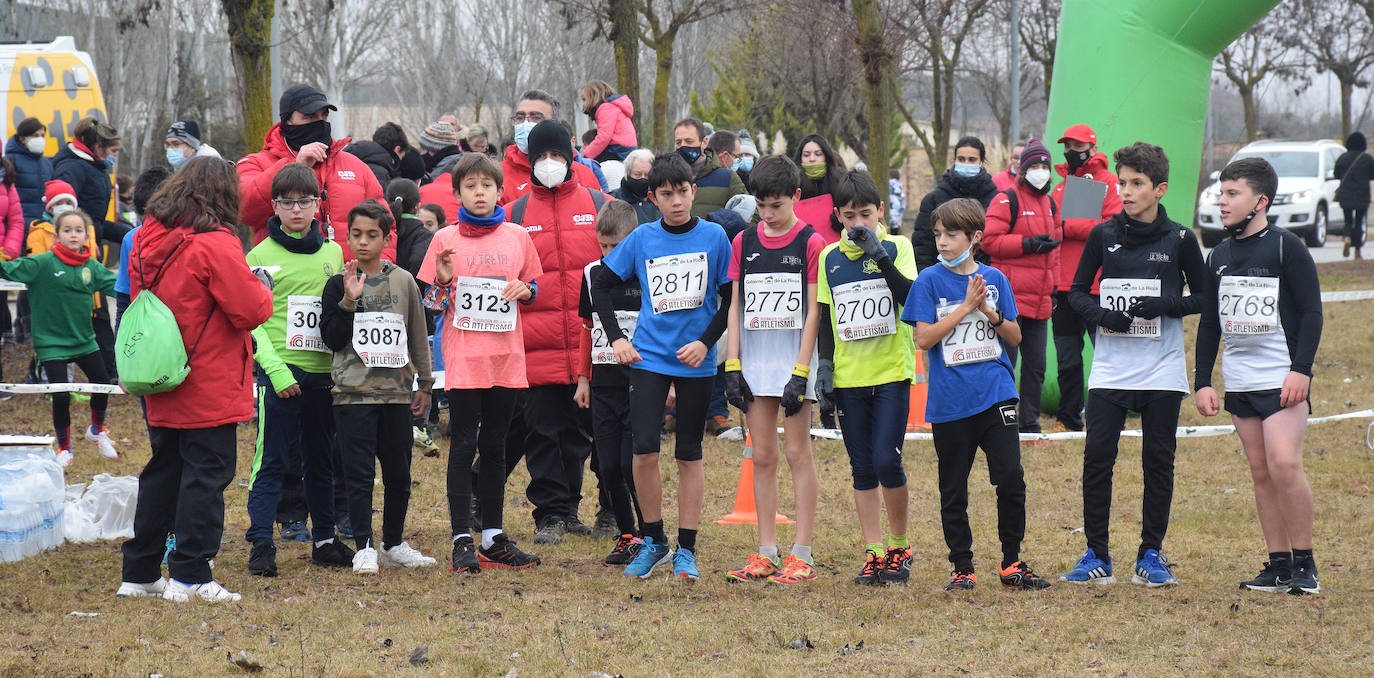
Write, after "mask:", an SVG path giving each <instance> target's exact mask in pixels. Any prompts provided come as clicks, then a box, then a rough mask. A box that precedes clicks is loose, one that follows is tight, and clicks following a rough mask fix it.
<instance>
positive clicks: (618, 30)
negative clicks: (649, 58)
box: [610, 0, 644, 129]
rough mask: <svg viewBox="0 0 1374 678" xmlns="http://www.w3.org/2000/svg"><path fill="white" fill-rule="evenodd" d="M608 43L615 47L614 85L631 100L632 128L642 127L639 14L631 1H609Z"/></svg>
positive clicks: (632, 0)
mask: <svg viewBox="0 0 1374 678" xmlns="http://www.w3.org/2000/svg"><path fill="white" fill-rule="evenodd" d="M610 9H611V35H610V38H611V45H612V46H613V47H614V48H615V88H616V91H617V92H620V93H621V94H624V95H625V96H627V97H629V98H630V101H633V102H634V104H635V106H636V108H635V118H636V119H635V120H632V121H631V122H633V123H635V128H636V129H640V128H641V127H642V126H641V125H640V124H639V120H640V119H643V117H644V107H643V102H641V101H640V100H639V15H638V14H637V13H636V12H635V3H634V0H610Z"/></svg>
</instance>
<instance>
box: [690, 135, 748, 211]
mask: <svg viewBox="0 0 1374 678" xmlns="http://www.w3.org/2000/svg"><path fill="white" fill-rule="evenodd" d="M702 160H703V162H702V163H701V166H700V167H698V168H697V171H696V178H695V179H693V180H692V183H694V184H696V186H697V197H696V198H695V199H693V200H692V216H694V217H701V218H703V219H705V218H706V215H708V214H710V213H712V212H714V211H716V210H718V209H724V208H725V203H727V202H730V198H732V197H734V196H737V195H740V194H742V193H745V192H746V191H745V190H744V181H743V180H741V179H740V178H739V175H738V174H735V171H734V170H732V169H730V168H729V167H721V166H720V160H719V159H717V157H716V154H715V153H712V152H710V151H707V152H706V153H704V154H703V155H702Z"/></svg>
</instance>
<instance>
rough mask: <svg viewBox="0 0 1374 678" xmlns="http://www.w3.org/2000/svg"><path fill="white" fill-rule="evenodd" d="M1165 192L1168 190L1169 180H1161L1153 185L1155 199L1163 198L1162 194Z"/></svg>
mask: <svg viewBox="0 0 1374 678" xmlns="http://www.w3.org/2000/svg"><path fill="white" fill-rule="evenodd" d="M1167 192H1169V182H1167V181H1161V182H1159V183H1158V184H1157V185H1156V186H1155V199H1156V200H1159V199H1161V198H1163V197H1164V194H1165V193H1167Z"/></svg>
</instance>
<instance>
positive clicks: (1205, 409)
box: [1193, 386, 1221, 417]
mask: <svg viewBox="0 0 1374 678" xmlns="http://www.w3.org/2000/svg"><path fill="white" fill-rule="evenodd" d="M1193 405H1195V406H1197V412H1198V414H1200V415H1202V416H1204V417H1215V416H1217V414H1219V413H1220V412H1221V400H1220V399H1218V398H1217V391H1216V389H1214V388H1212V387H1211V386H1203V387H1202V388H1200V389H1198V390H1197V393H1195V394H1193Z"/></svg>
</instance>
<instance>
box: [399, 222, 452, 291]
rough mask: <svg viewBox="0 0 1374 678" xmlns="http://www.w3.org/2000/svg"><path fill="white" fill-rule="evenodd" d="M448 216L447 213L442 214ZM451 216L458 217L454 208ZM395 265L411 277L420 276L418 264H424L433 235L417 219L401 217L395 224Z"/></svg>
mask: <svg viewBox="0 0 1374 678" xmlns="http://www.w3.org/2000/svg"><path fill="white" fill-rule="evenodd" d="M444 214H445V215H447V214H448V212H447V211H445V212H444ZM453 216H455V217H456V216H458V210H457V208H454V212H453ZM394 232H395V233H396V238H395V241H396V265H397V266H400V267H401V268H404V269H405V270H406V271H407V272H408V273H410V275H411V276H412V277H414V276H418V275H420V264H422V263H424V260H425V252H427V251H429V241H430V240H432V239H433V238H434V234H433V233H430V232H429V229H427V228H425V224H424V222H422V221H420V220H419V219H412V218H409V217H402V218H401V220H400V221H398V222H396V228H395V231H394Z"/></svg>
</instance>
